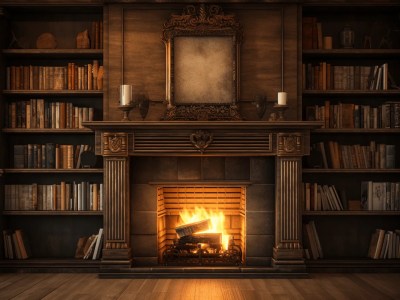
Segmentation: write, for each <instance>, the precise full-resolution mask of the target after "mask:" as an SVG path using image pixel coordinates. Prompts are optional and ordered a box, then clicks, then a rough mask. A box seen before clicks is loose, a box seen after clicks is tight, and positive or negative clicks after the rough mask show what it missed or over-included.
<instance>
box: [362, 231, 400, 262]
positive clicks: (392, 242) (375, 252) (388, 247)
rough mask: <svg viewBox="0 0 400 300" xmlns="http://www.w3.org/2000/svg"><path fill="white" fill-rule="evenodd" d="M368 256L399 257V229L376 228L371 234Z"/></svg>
mask: <svg viewBox="0 0 400 300" xmlns="http://www.w3.org/2000/svg"><path fill="white" fill-rule="evenodd" d="M368 257H370V258H373V259H394V258H400V230H394V231H391V230H388V231H385V230H383V229H376V230H375V232H374V233H373V234H372V235H371V242H370V246H369V250H368Z"/></svg>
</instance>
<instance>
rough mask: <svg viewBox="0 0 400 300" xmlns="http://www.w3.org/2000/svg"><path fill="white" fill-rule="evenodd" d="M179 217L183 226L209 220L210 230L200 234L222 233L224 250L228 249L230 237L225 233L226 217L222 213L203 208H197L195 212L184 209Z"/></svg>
mask: <svg viewBox="0 0 400 300" xmlns="http://www.w3.org/2000/svg"><path fill="white" fill-rule="evenodd" d="M179 215H180V217H181V219H182V224H188V223H193V222H198V221H202V220H207V219H209V220H210V221H211V226H210V229H208V230H206V231H202V232H199V233H221V234H222V247H223V249H224V250H226V249H228V245H229V239H230V236H229V235H228V234H227V233H226V231H225V226H224V223H225V216H224V214H223V213H222V212H221V211H214V210H206V209H205V208H203V207H195V208H194V210H188V209H184V210H183V211H181V212H180V213H179ZM182 224H181V225H182Z"/></svg>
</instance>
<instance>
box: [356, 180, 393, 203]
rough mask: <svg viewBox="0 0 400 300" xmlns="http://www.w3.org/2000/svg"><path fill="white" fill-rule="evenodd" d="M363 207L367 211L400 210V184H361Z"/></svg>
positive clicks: (370, 182) (373, 182) (363, 182)
mask: <svg viewBox="0 0 400 300" xmlns="http://www.w3.org/2000/svg"><path fill="white" fill-rule="evenodd" d="M361 207H362V209H366V210H400V182H376V181H362V182H361Z"/></svg>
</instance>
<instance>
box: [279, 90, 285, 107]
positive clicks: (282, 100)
mask: <svg viewBox="0 0 400 300" xmlns="http://www.w3.org/2000/svg"><path fill="white" fill-rule="evenodd" d="M286 102H287V93H286V92H279V93H278V105H286Z"/></svg>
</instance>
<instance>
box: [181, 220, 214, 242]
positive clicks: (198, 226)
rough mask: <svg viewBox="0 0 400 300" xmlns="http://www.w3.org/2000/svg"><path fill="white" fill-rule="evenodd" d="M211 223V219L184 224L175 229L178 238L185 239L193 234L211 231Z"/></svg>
mask: <svg viewBox="0 0 400 300" xmlns="http://www.w3.org/2000/svg"><path fill="white" fill-rule="evenodd" d="M210 226H211V221H210V219H207V220H202V221H198V222H194V223H189V224H184V225H181V226H178V227H176V228H175V231H176V233H177V234H178V237H179V238H181V237H184V236H188V235H192V234H193V233H196V232H200V231H205V230H208V229H210Z"/></svg>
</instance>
